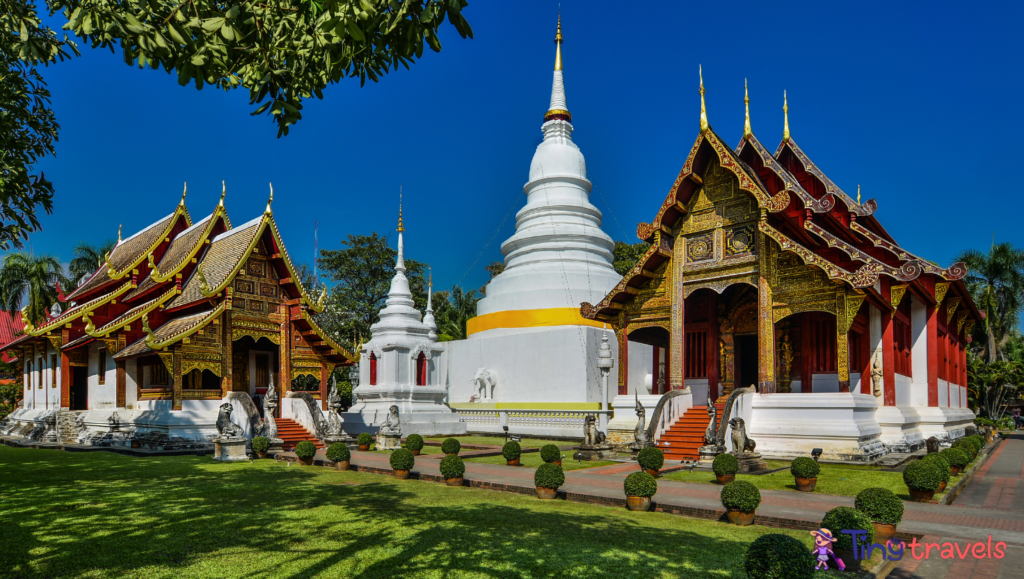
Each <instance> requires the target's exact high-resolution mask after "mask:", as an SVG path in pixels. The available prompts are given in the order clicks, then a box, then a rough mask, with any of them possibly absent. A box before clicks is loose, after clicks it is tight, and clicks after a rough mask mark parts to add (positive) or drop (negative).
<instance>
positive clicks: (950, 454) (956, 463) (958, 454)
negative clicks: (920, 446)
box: [939, 448, 971, 476]
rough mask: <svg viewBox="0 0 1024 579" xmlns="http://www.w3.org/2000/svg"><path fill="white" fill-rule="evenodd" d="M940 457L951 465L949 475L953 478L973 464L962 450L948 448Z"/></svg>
mask: <svg viewBox="0 0 1024 579" xmlns="http://www.w3.org/2000/svg"><path fill="white" fill-rule="evenodd" d="M939 455H941V456H942V458H944V459H946V462H948V463H949V474H951V475H953V476H956V475H958V474H960V471H962V470H963V469H964V468H966V467H967V465H968V464H970V463H971V459H970V457H968V456H967V453H966V452H964V451H963V449H962V448H947V449H945V450H943V451H942V452H940V453H939Z"/></svg>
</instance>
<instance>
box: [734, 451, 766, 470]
mask: <svg viewBox="0 0 1024 579" xmlns="http://www.w3.org/2000/svg"><path fill="white" fill-rule="evenodd" d="M736 460H737V462H739V463H740V470H739V472H757V471H759V470H766V469H767V468H768V463H767V462H766V461H765V460H764V459H763V458H761V455H760V454H759V453H756V452H743V453H740V454H737V455H736Z"/></svg>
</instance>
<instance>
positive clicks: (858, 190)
mask: <svg viewBox="0 0 1024 579" xmlns="http://www.w3.org/2000/svg"><path fill="white" fill-rule="evenodd" d="M857 205H860V183H857Z"/></svg>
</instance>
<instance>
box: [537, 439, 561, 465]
mask: <svg viewBox="0 0 1024 579" xmlns="http://www.w3.org/2000/svg"><path fill="white" fill-rule="evenodd" d="M540 459H541V460H543V461H544V462H550V463H552V464H557V465H558V466H562V451H561V450H558V447H557V446H555V445H553V444H545V445H544V446H542V447H540Z"/></svg>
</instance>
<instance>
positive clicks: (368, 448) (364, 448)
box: [359, 444, 370, 450]
mask: <svg viewBox="0 0 1024 579" xmlns="http://www.w3.org/2000/svg"><path fill="white" fill-rule="evenodd" d="M359 450H370V445H369V444H360V445H359Z"/></svg>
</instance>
